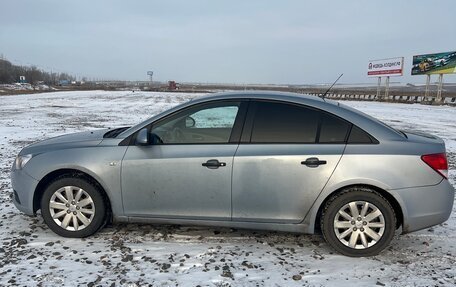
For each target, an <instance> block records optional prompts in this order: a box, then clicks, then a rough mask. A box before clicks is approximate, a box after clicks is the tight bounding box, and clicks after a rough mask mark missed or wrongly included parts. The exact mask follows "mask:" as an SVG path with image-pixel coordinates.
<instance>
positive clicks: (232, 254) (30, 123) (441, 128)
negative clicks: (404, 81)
mask: <svg viewBox="0 0 456 287" xmlns="http://www.w3.org/2000/svg"><path fill="white" fill-rule="evenodd" d="M198 96H201V95H200V94H180V93H152V92H150V93H145V92H134V93H132V92H104V91H88V92H55V93H44V94H35V95H19V96H5V97H0V285H1V286H15V285H20V286H62V285H64V286H99V285H100V286H148V285H149V284H150V285H152V286H177V285H179V286H197V285H201V286H206V285H209V286H263V285H265V286H355V285H358V286H372V285H378V286H454V285H456V268H455V267H454V266H455V264H456V249H455V246H456V213H455V209H453V213H452V215H451V217H450V219H449V220H448V221H447V222H446V223H443V224H441V225H440V226H435V227H433V228H429V229H427V230H423V231H419V232H416V233H412V234H407V235H403V236H399V235H397V236H396V237H395V238H394V240H393V241H392V243H391V246H390V247H389V248H388V249H387V250H385V251H384V252H383V253H381V254H380V255H378V256H376V257H372V258H357V259H356V258H348V257H344V256H341V255H338V254H335V253H334V252H333V250H332V249H331V248H330V247H329V246H328V245H327V244H326V243H325V242H324V241H323V239H322V238H321V237H320V236H316V235H315V236H310V235H297V234H290V233H279V232H264V231H249V230H234V229H228V228H206V227H182V226H152V225H139V224H128V225H126V224H117V225H114V226H112V227H108V228H105V229H103V230H102V231H101V232H99V233H98V234H96V235H95V236H92V237H89V238H87V239H66V238H62V237H59V236H57V235H55V234H54V233H52V232H51V231H50V230H49V229H48V228H46V226H45V225H44V223H43V220H42V219H41V217H40V216H38V217H36V218H32V217H27V216H25V215H23V214H21V213H20V212H19V211H18V210H17V209H16V208H15V207H14V206H13V204H12V202H11V199H10V194H11V193H12V190H11V185H10V181H9V170H10V167H11V165H12V162H13V160H14V157H15V155H16V154H17V153H18V152H19V151H20V149H21V148H22V147H24V146H25V145H27V144H29V143H32V142H35V141H37V140H41V139H44V138H48V137H52V136H56V135H61V134H64V133H70V132H76V131H84V130H91V129H97V128H103V127H116V126H126V125H131V124H134V123H138V122H139V121H141V120H144V119H146V118H148V117H150V116H151V115H153V114H156V113H157V112H159V111H162V110H164V109H167V108H169V107H171V106H174V105H176V104H178V103H180V102H183V101H187V100H189V99H191V98H193V97H198ZM344 104H347V105H350V106H353V107H355V108H358V109H360V110H362V111H364V112H366V113H368V114H371V115H373V116H375V117H377V118H379V119H381V120H383V121H385V122H387V123H389V124H391V125H393V126H395V127H399V128H405V129H408V128H413V129H419V130H423V131H426V132H430V133H433V134H436V135H438V136H440V137H442V138H443V139H444V140H445V142H446V144H447V152H448V156H449V160H450V162H451V164H450V169H451V170H450V178H451V180H452V183H453V184H454V183H455V182H456V108H454V107H446V106H424V105H418V104H415V105H407V104H391V103H377V102H344Z"/></svg>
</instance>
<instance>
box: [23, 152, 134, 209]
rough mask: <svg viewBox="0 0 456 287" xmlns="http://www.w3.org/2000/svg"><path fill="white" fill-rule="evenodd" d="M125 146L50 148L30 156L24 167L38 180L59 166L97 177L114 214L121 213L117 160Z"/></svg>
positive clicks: (122, 154) (119, 158) (25, 170)
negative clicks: (48, 150) (54, 149)
mask: <svg viewBox="0 0 456 287" xmlns="http://www.w3.org/2000/svg"><path fill="white" fill-rule="evenodd" d="M126 148H127V147H126V146H103V147H102V148H101V147H99V146H94V147H84V148H73V149H68V150H66V149H63V150H56V151H50V152H46V153H43V154H38V155H36V156H35V157H33V158H32V159H31V160H30V161H29V162H28V163H27V165H26V166H25V168H24V169H23V172H25V173H27V174H28V175H30V176H31V177H33V178H34V179H36V180H37V181H40V180H41V179H42V178H44V177H45V176H46V175H47V174H49V173H51V172H53V171H56V170H59V169H75V170H79V171H82V172H84V173H87V174H88V175H90V176H92V177H93V178H94V179H95V180H97V181H98V182H99V183H100V184H101V186H102V187H103V189H104V190H105V191H106V193H107V195H108V197H109V199H110V203H111V208H112V212H113V215H114V216H118V215H123V207H122V195H121V190H120V166H121V165H120V163H121V160H122V157H123V156H124V154H125V150H126Z"/></svg>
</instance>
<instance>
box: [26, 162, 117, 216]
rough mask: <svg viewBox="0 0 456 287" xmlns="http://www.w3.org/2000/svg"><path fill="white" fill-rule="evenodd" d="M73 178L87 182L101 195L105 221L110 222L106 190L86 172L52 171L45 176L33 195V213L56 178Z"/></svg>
mask: <svg viewBox="0 0 456 287" xmlns="http://www.w3.org/2000/svg"><path fill="white" fill-rule="evenodd" d="M65 176H68V177H75V178H84V179H86V180H88V181H89V182H90V183H92V184H93V185H95V186H96V187H97V189H98V190H99V191H100V192H101V193H102V194H101V195H102V196H103V198H104V201H105V203H106V211H107V214H106V215H107V216H106V218H107V220H108V221H111V220H112V209H111V199H110V198H109V196H108V194H107V192H106V189H105V188H104V187H103V186H102V185H101V184H100V183H99V182H98V181H97V180H96V179H95V178H94V177H93V176H91V175H89V174H88V173H86V172H83V171H80V170H77V169H58V170H54V171H52V172H50V173H48V174H46V175H45V176H44V177H43V178H42V179H41V180H40V181H39V183H38V185H37V187H36V189H35V193H34V196H33V212H36V211H38V210H39V209H40V208H41V206H40V205H41V198H42V197H43V193H44V191H45V190H46V187H48V186H49V184H51V183H52V182H54V181H55V180H56V179H58V178H62V177H65Z"/></svg>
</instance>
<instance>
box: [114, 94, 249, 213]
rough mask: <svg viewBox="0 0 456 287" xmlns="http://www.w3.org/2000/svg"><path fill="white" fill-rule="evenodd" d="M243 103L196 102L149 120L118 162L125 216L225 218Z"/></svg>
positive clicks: (228, 206) (228, 209)
mask: <svg viewBox="0 0 456 287" xmlns="http://www.w3.org/2000/svg"><path fill="white" fill-rule="evenodd" d="M245 105H246V104H245V103H243V102H242V101H223V102H220V101H218V102H212V103H206V104H203V105H197V106H194V107H191V108H188V109H185V110H183V111H180V112H177V113H175V114H173V115H171V116H169V117H167V118H165V119H162V120H159V121H158V122H155V123H153V124H152V125H151V126H150V127H148V129H149V138H150V141H151V144H150V145H146V146H140V145H135V144H134V145H130V146H129V147H128V150H127V151H126V154H125V156H124V159H123V162H122V175H121V177H122V178H121V179H122V197H123V204H124V211H125V214H126V215H127V216H140V217H159V218H160V217H161V218H185V219H216V220H230V219H231V175H232V174H231V172H232V162H233V157H234V154H235V151H236V149H237V147H238V141H239V137H240V131H241V128H242V124H243V120H244V119H243V116H244V115H245V110H246V106H245Z"/></svg>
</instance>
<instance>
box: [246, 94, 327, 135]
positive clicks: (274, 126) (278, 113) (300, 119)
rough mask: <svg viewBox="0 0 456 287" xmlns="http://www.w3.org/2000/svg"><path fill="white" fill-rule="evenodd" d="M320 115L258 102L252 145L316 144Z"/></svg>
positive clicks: (289, 106)
mask: <svg viewBox="0 0 456 287" xmlns="http://www.w3.org/2000/svg"><path fill="white" fill-rule="evenodd" d="M319 117H320V113H319V112H318V111H316V110H312V109H309V108H305V107H299V106H295V105H289V104H283V103H271V102H258V103H257V108H256V112H255V119H254V122H253V129H252V137H251V142H252V143H315V142H316V138H317V131H318V123H319Z"/></svg>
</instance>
